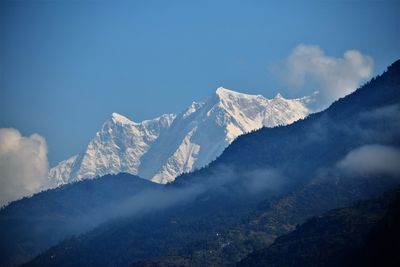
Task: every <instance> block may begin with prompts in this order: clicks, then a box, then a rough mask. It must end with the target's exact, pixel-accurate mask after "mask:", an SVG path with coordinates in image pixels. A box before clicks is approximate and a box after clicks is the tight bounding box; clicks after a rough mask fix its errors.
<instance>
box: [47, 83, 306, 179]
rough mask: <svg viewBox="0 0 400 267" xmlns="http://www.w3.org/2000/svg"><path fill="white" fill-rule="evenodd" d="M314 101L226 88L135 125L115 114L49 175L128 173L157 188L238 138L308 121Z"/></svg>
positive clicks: (74, 176) (210, 158)
mask: <svg viewBox="0 0 400 267" xmlns="http://www.w3.org/2000/svg"><path fill="white" fill-rule="evenodd" d="M312 101H313V97H312V96H311V97H303V98H299V99H285V98H283V97H282V96H281V95H280V94H278V95H277V96H276V97H275V98H273V99H267V98H265V97H263V96H262V95H248V94H243V93H239V92H235V91H232V90H228V89H226V88H223V87H219V88H218V89H217V90H216V92H215V94H214V95H213V96H212V97H211V98H210V99H208V101H206V102H204V103H203V102H201V103H197V102H193V103H192V104H191V105H190V106H189V107H188V108H187V109H186V110H184V111H183V112H181V113H179V114H177V115H175V114H164V115H162V116H160V117H157V118H154V119H151V120H145V121H142V122H134V121H132V120H130V119H128V118H127V117H125V116H123V115H120V114H118V113H113V114H112V116H111V118H110V119H108V120H107V121H106V122H105V123H104V124H103V126H102V128H101V130H100V131H99V132H97V133H96V135H95V137H94V138H93V139H92V140H91V141H90V143H89V144H88V146H87V147H86V149H85V150H84V151H83V152H82V153H80V154H78V155H76V156H73V157H71V158H69V159H67V160H65V161H62V162H60V163H59V164H58V165H57V166H55V167H53V168H52V169H50V171H49V179H50V180H51V181H52V183H53V184H54V185H55V186H58V185H61V184H65V183H70V182H73V181H78V180H82V179H88V178H94V177H97V176H102V175H105V174H114V173H119V172H127V173H131V174H135V175H139V176H141V177H143V178H146V179H149V180H151V181H153V182H157V183H168V182H171V181H173V180H174V179H175V178H176V177H177V176H178V175H180V174H182V173H184V172H190V171H192V170H194V169H197V168H201V167H203V166H205V165H207V164H209V163H210V162H211V161H213V160H214V159H215V158H216V157H218V156H219V155H220V154H221V153H222V151H223V150H224V149H225V148H226V147H227V146H228V145H229V144H230V143H231V142H232V141H233V140H234V139H235V138H237V137H238V136H239V135H242V134H244V133H247V132H250V131H253V130H256V129H259V128H261V127H274V126H278V125H286V124H290V123H293V122H294V121H297V120H299V119H302V118H304V117H305V116H307V115H308V114H309V113H310V112H311V110H310V108H309V104H310V103H311V102H312Z"/></svg>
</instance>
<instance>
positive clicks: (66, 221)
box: [0, 174, 158, 266]
mask: <svg viewBox="0 0 400 267" xmlns="http://www.w3.org/2000/svg"><path fill="white" fill-rule="evenodd" d="M153 188H158V185H156V184H154V183H151V182H149V181H147V180H144V179H141V178H139V177H137V176H133V175H130V174H118V175H107V176H104V177H101V178H98V179H95V180H86V181H82V182H77V183H74V184H70V185H65V186H63V187H60V188H57V189H53V190H48V191H45V192H42V193H39V194H36V195H34V196H32V197H30V198H24V199H21V200H19V201H15V202H12V203H11V204H10V205H8V206H6V207H5V208H2V209H1V210H0V236H1V238H0V266H12V265H14V264H15V265H17V264H21V263H23V262H24V261H26V260H29V259H30V258H31V257H33V256H35V255H36V254H38V253H39V252H40V251H43V250H44V249H47V248H49V247H50V246H52V245H55V244H57V243H58V242H59V241H61V240H62V239H64V238H66V237H69V236H70V235H72V234H79V233H82V232H84V231H87V230H89V229H91V228H93V227H95V226H96V225H98V224H100V223H102V222H104V221H105V220H107V219H108V218H109V217H112V216H113V215H114V213H115V212H117V209H118V206H119V205H121V204H123V203H125V202H126V201H128V200H129V199H130V198H131V197H132V196H134V195H135V194H137V193H138V192H139V191H142V190H145V189H153Z"/></svg>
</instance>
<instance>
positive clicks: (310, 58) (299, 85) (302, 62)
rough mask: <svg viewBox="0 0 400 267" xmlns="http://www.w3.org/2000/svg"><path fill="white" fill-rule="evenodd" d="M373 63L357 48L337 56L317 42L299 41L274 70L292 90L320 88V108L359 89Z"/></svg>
mask: <svg viewBox="0 0 400 267" xmlns="http://www.w3.org/2000/svg"><path fill="white" fill-rule="evenodd" d="M373 65H374V63H373V59H372V58H371V57H370V56H367V55H364V54H362V53H361V52H360V51H358V50H348V51H346V52H345V53H344V54H343V57H338V58H337V57H332V56H328V55H326V54H325V52H324V51H323V50H322V49H321V48H320V47H319V46H317V45H305V44H299V45H298V46H297V47H296V48H295V49H294V50H293V51H292V52H291V53H290V55H289V56H288V57H287V59H286V60H285V61H284V62H283V63H282V64H280V65H276V66H274V67H273V72H274V73H275V74H276V75H278V77H279V78H280V79H281V80H282V81H283V82H284V83H285V84H286V85H287V86H289V87H290V88H291V89H293V90H302V89H310V88H311V89H312V90H315V91H319V94H318V97H317V98H318V99H317V104H318V106H319V108H321V107H326V106H327V105H329V104H331V103H332V102H333V101H335V100H337V99H338V98H340V97H343V96H346V95H348V94H350V93H352V92H353V91H354V90H355V89H357V87H358V86H360V84H361V83H362V82H363V81H366V80H367V79H369V78H370V77H371V75H372V70H373Z"/></svg>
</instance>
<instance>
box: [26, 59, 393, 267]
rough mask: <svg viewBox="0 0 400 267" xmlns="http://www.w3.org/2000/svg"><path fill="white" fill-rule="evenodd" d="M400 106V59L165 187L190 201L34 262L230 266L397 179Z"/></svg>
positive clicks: (71, 242) (110, 227)
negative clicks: (322, 107) (325, 104)
mask: <svg viewBox="0 0 400 267" xmlns="http://www.w3.org/2000/svg"><path fill="white" fill-rule="evenodd" d="M399 111H400V61H398V62H395V63H394V64H393V65H392V66H390V67H389V68H388V70H387V71H386V72H385V73H384V74H382V75H381V76H378V77H377V78H376V79H373V80H371V81H370V82H369V83H367V84H366V85H364V86H363V87H361V88H360V89H358V90H357V91H356V92H355V93H353V94H351V95H349V96H347V97H345V98H343V99H341V100H339V101H337V102H336V103H334V104H333V105H332V106H331V107H330V108H328V109H327V110H326V111H323V112H321V113H318V114H314V115H311V116H309V117H307V118H306V119H304V120H302V121H299V122H296V123H294V124H291V125H288V126H284V127H275V128H263V129H261V130H258V131H256V132H253V133H250V134H247V135H243V136H241V137H239V138H238V139H236V140H235V141H234V142H233V143H232V144H231V146H229V147H228V148H227V149H226V150H225V151H224V153H223V154H222V155H221V156H220V157H219V158H218V159H217V160H216V161H214V162H213V163H211V164H210V165H209V166H208V167H206V168H203V169H201V170H198V171H195V172H193V173H190V174H184V175H181V176H179V177H178V178H177V179H176V180H175V181H174V182H173V183H171V184H168V185H167V186H165V191H164V192H167V193H168V192H170V193H168V196H169V197H171V196H172V195H185V193H187V192H190V194H186V196H187V197H188V196H189V195H190V197H188V198H187V199H180V201H179V203H177V204H176V205H171V206H168V208H165V209H162V211H157V213H152V214H151V215H150V216H143V217H141V218H140V219H139V220H138V219H137V218H136V217H131V216H129V215H128V216H126V217H125V218H120V219H118V220H113V221H109V222H108V223H106V224H103V225H101V226H100V227H98V228H96V229H94V230H93V231H90V232H88V233H86V234H84V235H81V236H79V237H77V238H71V239H68V240H66V241H64V242H62V243H60V244H59V245H57V246H55V247H53V248H51V249H49V250H48V251H46V252H45V253H43V254H41V255H40V256H38V257H37V258H35V259H34V260H33V261H31V262H30V263H28V264H27V266H74V265H75V266H77V265H84V266H114V265H117V266H121V265H128V264H130V263H132V264H135V262H137V261H142V262H143V261H145V262H146V261H154V260H156V261H158V260H160V261H161V262H163V261H164V260H165V261H166V262H171V261H172V262H175V263H176V262H181V263H183V264H184V265H189V266H231V265H232V264H235V263H236V262H238V261H240V260H241V259H242V258H243V257H245V256H246V255H247V254H248V253H251V252H252V251H253V250H255V249H260V248H262V247H265V246H267V245H270V244H271V242H272V241H273V240H274V238H276V237H277V236H279V235H282V234H286V233H287V232H289V231H292V230H293V229H294V228H295V226H296V225H297V224H299V223H303V222H304V221H305V220H306V219H307V218H308V217H310V216H316V215H319V214H321V213H323V212H326V211H327V210H330V209H334V208H338V207H345V206H348V205H350V204H351V203H352V202H354V201H358V200H360V199H367V198H371V197H374V196H376V195H378V194H380V193H382V192H383V191H385V190H388V189H390V188H393V187H394V186H397V185H398V184H399V183H400V179H399V177H400V175H399V172H398V170H399V169H398V167H396V166H400V164H398V163H399V162H400V159H399V157H397V156H396V157H393V158H392V159H391V160H390V161H391V162H392V163H393V162H394V164H392V163H390V164H389V165H387V164H385V163H387V162H385V161H388V160H386V159H387V157H381V156H382V153H381V152H379V151H385V153H386V152H388V151H399V149H400V138H399V137H400V115H399V114H400V112H399ZM366 149H369V150H368V151H369V153H367V155H368V157H358V158H357V160H355V157H356V156H360V153H361V152H363V151H366ZM371 149H372V150H371ZM371 152H372V153H371ZM378 152H379V153H378ZM396 153H397V152H396ZM385 155H386V154H385ZM396 155H397V154H396ZM361 156H362V154H361ZM371 157H372V161H371V162H368V161H367V160H370V159H371ZM382 158H383V159H385V161H382V160H380V159H382ZM346 162H347V164H344V163H346ZM372 162H373V164H372ZM349 163H355V165H354V166H355V167H357V168H353V169H351V168H349V166H350V165H349ZM357 164H358V165H357ZM344 166H345V167H344ZM357 169H358V170H357ZM354 170H357V171H354ZM152 199H154V200H155V201H159V202H163V201H165V199H168V198H165V197H164V196H153V197H152ZM105 240H107V242H105Z"/></svg>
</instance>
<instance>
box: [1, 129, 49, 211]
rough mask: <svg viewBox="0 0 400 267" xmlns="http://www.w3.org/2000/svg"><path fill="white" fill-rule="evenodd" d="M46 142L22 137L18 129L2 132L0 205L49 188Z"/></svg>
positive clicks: (38, 136) (31, 137) (33, 137)
mask: <svg viewBox="0 0 400 267" xmlns="http://www.w3.org/2000/svg"><path fill="white" fill-rule="evenodd" d="M47 172H48V161H47V144H46V140H45V139H44V138H43V137H42V136H40V135H38V134H32V135H31V136H30V137H23V136H21V134H20V133H19V131H18V130H16V129H11V128H2V129H0V206H3V205H4V204H6V203H8V202H10V201H13V200H17V199H19V198H21V197H23V196H28V195H31V194H33V193H36V192H38V191H40V190H42V189H45V188H46V187H47V186H48V179H47Z"/></svg>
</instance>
